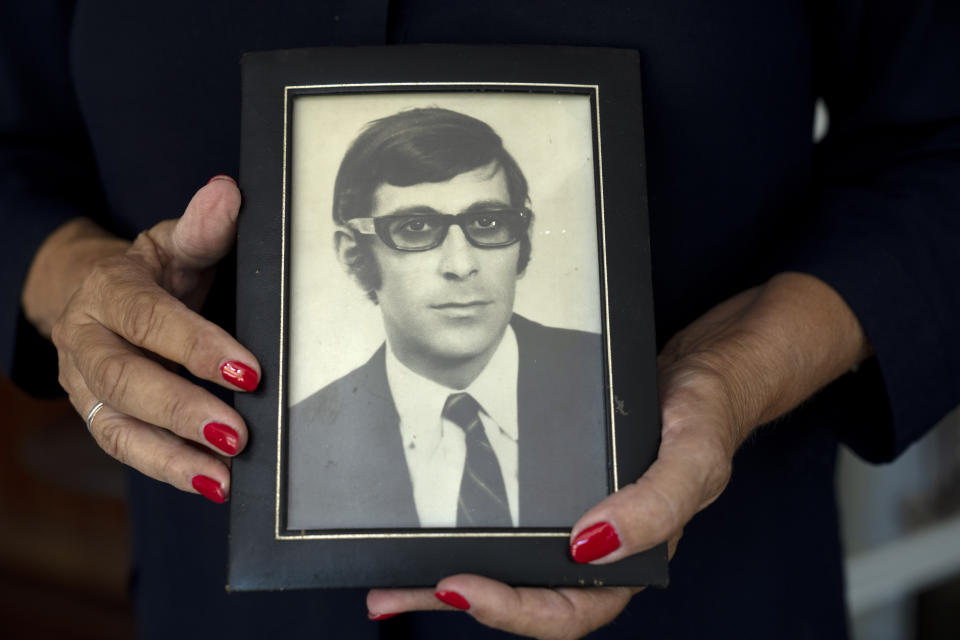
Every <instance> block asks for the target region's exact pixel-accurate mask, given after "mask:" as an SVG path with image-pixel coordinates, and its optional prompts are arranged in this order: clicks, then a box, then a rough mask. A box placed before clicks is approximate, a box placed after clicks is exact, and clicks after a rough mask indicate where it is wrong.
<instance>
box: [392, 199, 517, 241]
mask: <svg viewBox="0 0 960 640" xmlns="http://www.w3.org/2000/svg"><path fill="white" fill-rule="evenodd" d="M384 222H386V232H387V234H388V235H389V237H390V240H391V241H392V242H393V244H394V245H395V246H396V248H397V249H401V250H424V249H432V248H433V247H436V246H439V245H440V244H441V243H442V242H443V240H444V238H446V235H447V230H448V229H449V228H450V225H451V224H458V225H459V226H460V227H461V228H462V229H463V232H464V233H465V234H466V235H467V237H468V238H469V239H470V241H471V242H472V243H473V244H474V245H477V246H483V247H499V246H505V245H509V244H513V243H514V242H516V241H517V239H518V238H519V237H520V234H521V233H523V226H524V218H523V215H522V213H521V212H520V211H518V210H512V209H508V210H502V211H500V210H497V211H478V212H473V213H462V214H460V215H456V216H451V215H443V214H419V215H409V216H391V217H390V219H389V220H384Z"/></svg>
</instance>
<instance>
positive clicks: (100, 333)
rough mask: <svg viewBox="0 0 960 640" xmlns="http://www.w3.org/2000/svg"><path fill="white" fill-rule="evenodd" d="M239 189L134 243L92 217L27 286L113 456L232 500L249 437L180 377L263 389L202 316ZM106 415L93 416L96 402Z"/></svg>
mask: <svg viewBox="0 0 960 640" xmlns="http://www.w3.org/2000/svg"><path fill="white" fill-rule="evenodd" d="M239 207H240V191H239V190H238V189H237V186H236V183H235V182H234V181H233V180H232V179H231V178H228V177H226V176H217V177H216V178H214V179H212V180H211V181H210V182H209V183H208V184H207V185H206V186H205V187H203V188H202V189H200V190H199V191H198V192H197V193H196V194H195V195H194V197H193V199H192V200H191V201H190V203H189V204H188V205H187V209H186V211H185V212H184V214H183V216H182V217H181V218H179V219H178V220H166V221H164V222H161V223H159V224H158V225H156V226H155V227H153V228H152V229H150V230H148V231H144V232H143V233H141V234H140V235H139V236H138V237H137V239H136V240H135V241H134V242H133V244H132V245H130V244H129V243H126V242H124V241H121V240H118V239H116V238H114V237H112V236H109V235H108V234H106V233H105V232H104V231H102V230H101V229H99V228H98V227H96V226H95V225H94V224H93V223H92V222H90V221H89V220H85V219H77V220H74V221H72V222H70V223H68V224H66V225H64V226H63V227H61V228H60V229H58V230H57V231H56V232H54V233H53V234H52V235H51V236H50V238H48V240H47V241H46V243H45V244H44V245H43V247H41V249H40V251H38V253H37V257H36V259H35V260H34V264H33V265H32V266H31V270H30V273H29V275H28V278H27V282H26V286H25V287H24V295H23V303H24V309H25V311H26V313H27V316H28V318H30V319H31V321H33V323H34V324H35V325H36V326H37V327H38V329H40V331H42V332H45V333H48V334H49V335H50V336H51V338H52V340H53V343H54V345H55V346H56V348H57V352H58V354H59V363H60V384H61V385H62V386H63V388H64V389H66V391H67V393H68V394H69V396H70V402H71V403H72V404H73V406H74V408H75V409H76V410H77V412H78V413H79V414H80V415H81V416H84V417H87V416H91V415H92V417H89V418H88V427H89V429H90V432H91V433H92V434H93V437H94V438H95V439H96V440H97V443H98V444H99V445H100V446H101V447H102V448H103V449H104V450H105V451H106V452H107V453H109V454H110V455H111V456H113V457H115V458H117V459H118V460H120V461H121V462H123V463H125V464H128V465H130V466H132V467H134V468H135V469H138V470H139V471H141V472H143V473H145V474H146V475H148V476H151V477H153V478H156V479H158V480H162V481H164V482H167V483H169V484H171V485H173V486H175V487H177V488H178V489H181V490H184V491H191V492H199V493H202V494H203V495H205V496H206V497H207V498H210V499H211V500H214V501H215V502H223V501H224V500H225V499H226V497H227V496H228V495H229V492H230V471H229V467H228V464H229V457H230V456H233V455H235V454H237V453H238V452H239V451H240V450H242V449H243V447H244V444H245V443H246V440H247V430H246V425H245V424H244V421H243V420H242V419H241V417H240V415H239V414H238V413H237V412H236V411H234V410H233V409H232V408H231V407H230V406H229V405H227V404H226V403H225V402H223V401H222V400H220V399H218V398H216V397H215V396H214V395H212V394H211V393H209V392H207V391H205V390H204V389H202V388H200V387H198V386H196V385H195V384H193V383H191V382H189V381H187V380H186V379H185V378H183V377H182V376H180V375H178V374H177V373H175V369H176V366H175V365H183V366H184V367H185V368H186V369H187V370H188V371H190V372H191V373H192V374H193V375H195V376H197V377H198V378H202V379H204V380H208V381H210V382H215V383H217V384H220V385H221V386H224V387H226V388H228V389H241V390H245V391H250V390H252V389H254V388H255V387H256V386H257V382H258V380H259V376H260V368H259V364H258V363H257V360H256V358H254V356H253V354H252V353H250V352H249V351H248V350H247V349H245V348H244V347H243V346H241V345H240V344H239V343H237V341H236V340H234V339H233V338H232V337H231V336H230V335H229V334H228V333H227V332H226V331H224V330H223V329H221V328H220V327H218V326H217V325H215V324H213V323H211V322H209V321H208V320H205V319H204V318H202V317H201V316H200V315H199V314H198V313H197V310H198V309H199V307H200V305H201V304H202V302H203V300H204V298H205V297H206V295H207V292H208V290H209V287H210V284H211V282H212V278H213V271H214V267H215V265H216V263H217V262H218V261H219V260H221V259H222V258H223V257H224V256H225V255H226V254H227V253H228V252H229V251H230V249H231V247H232V246H233V243H234V239H235V235H236V221H237V213H238V211H239ZM101 402H102V403H103V406H102V408H101V409H98V410H97V411H92V409H94V407H96V406H97V405H98V403H101Z"/></svg>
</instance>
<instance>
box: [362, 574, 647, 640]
mask: <svg viewBox="0 0 960 640" xmlns="http://www.w3.org/2000/svg"><path fill="white" fill-rule="evenodd" d="M638 590H639V589H631V588H627V587H612V588H608V587H603V588H589V589H578V588H570V589H541V588H526V587H521V588H513V587H510V586H508V585H505V584H503V583H501V582H497V581H496V580H491V579H489V578H484V577H481V576H476V575H469V574H461V575H456V576H451V577H449V578H445V579H444V580H441V581H440V582H439V583H438V584H437V587H436V591H435V593H431V592H430V591H429V590H425V589H400V590H381V589H375V590H373V591H371V592H370V593H369V594H368V596H367V607H368V610H369V611H370V613H371V614H372V615H374V616H377V615H383V614H385V613H387V612H390V613H399V612H403V611H411V610H435V609H440V610H447V611H456V610H460V611H466V612H467V613H469V614H470V615H472V616H473V617H474V618H476V620H477V621H479V622H481V623H483V624H485V625H487V626H490V627H494V628H496V629H501V630H504V631H508V632H510V633H516V634H520V635H525V636H530V637H535V638H579V637H581V636H583V635H585V634H587V633H589V632H590V631H593V630H594V629H597V628H599V627H601V626H603V625H605V624H607V623H608V622H610V621H611V620H612V619H613V618H615V617H616V616H617V614H618V613H620V611H622V610H623V608H624V607H625V606H626V604H627V602H629V600H630V598H631V596H632V595H633V594H634V593H636V592H637V591H638ZM431 598H432V599H433V600H434V601H435V602H434V603H431V602H429V600H430V599H431ZM448 603H449V604H448ZM437 604H439V605H440V606H439V607H438V606H437Z"/></svg>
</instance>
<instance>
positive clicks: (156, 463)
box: [61, 370, 230, 502]
mask: <svg viewBox="0 0 960 640" xmlns="http://www.w3.org/2000/svg"><path fill="white" fill-rule="evenodd" d="M61 379H62V380H63V381H64V382H66V383H67V384H65V385H64V387H65V388H67V389H68V392H69V397H70V403H71V404H72V405H73V407H74V409H76V410H77V413H79V414H80V415H81V416H84V417H86V416H87V415H88V414H89V411H90V409H91V407H93V406H94V405H95V404H96V403H97V400H96V396H95V395H94V394H93V393H92V392H91V391H90V390H89V389H87V387H86V386H85V385H84V384H83V381H82V379H80V377H79V373H78V372H76V370H73V373H66V374H61ZM89 429H90V434H91V435H92V436H93V437H94V439H95V440H96V441H97V444H98V445H99V446H100V448H102V449H103V450H104V451H105V452H106V453H107V454H108V455H110V456H112V457H113V458H116V459H117V460H119V461H120V462H122V463H123V464H126V465H129V466H130V467H132V468H134V469H137V470H138V471H140V472H141V473H143V474H145V475H147V476H150V477H151V478H154V479H156V480H160V481H162V482H166V483H168V484H170V485H173V486H174V487H176V488H178V489H180V490H181V491H187V492H190V493H201V494H203V495H204V496H205V497H207V498H208V499H210V500H212V501H214V502H224V501H225V500H226V499H227V497H228V496H229V493H230V471H229V469H228V468H227V467H226V465H224V463H223V462H222V461H220V460H218V459H217V458H216V457H214V456H213V455H211V454H209V453H205V452H204V451H202V450H200V449H197V448H196V447H194V446H192V445H190V444H187V443H186V442H184V441H183V440H182V439H180V438H178V437H177V436H175V435H173V434H172V433H170V432H168V431H165V430H163V429H159V428H157V427H155V426H152V425H149V424H147V423H145V422H143V421H141V420H137V419H136V418H132V417H130V416H128V415H125V414H123V413H121V412H119V411H117V410H116V409H115V408H113V407H111V406H109V405H106V404H105V405H104V407H103V408H102V409H101V410H100V411H99V412H97V414H96V415H95V416H94V417H93V418H92V419H91V420H90V422H89Z"/></svg>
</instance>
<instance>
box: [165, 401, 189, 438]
mask: <svg viewBox="0 0 960 640" xmlns="http://www.w3.org/2000/svg"><path fill="white" fill-rule="evenodd" d="M189 413H190V403H189V402H187V401H186V399H185V398H184V396H183V394H180V393H170V394H167V395H166V401H165V403H164V407H163V415H165V416H166V420H167V426H168V427H169V429H170V430H171V431H173V432H174V433H176V434H177V435H180V436H184V437H188V434H187V433H186V429H185V427H184V425H187V424H189V423H190V418H189Z"/></svg>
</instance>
